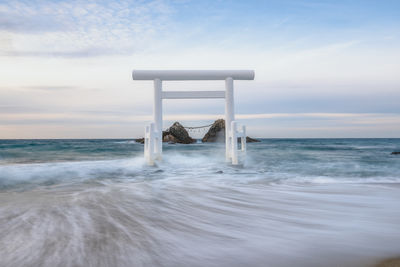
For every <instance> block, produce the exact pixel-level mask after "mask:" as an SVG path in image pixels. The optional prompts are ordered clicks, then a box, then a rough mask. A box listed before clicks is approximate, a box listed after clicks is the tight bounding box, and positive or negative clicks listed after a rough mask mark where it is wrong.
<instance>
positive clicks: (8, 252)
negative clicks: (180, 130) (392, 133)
mask: <svg viewBox="0 0 400 267" xmlns="http://www.w3.org/2000/svg"><path fill="white" fill-rule="evenodd" d="M399 148H400V139H262V142H261V143H254V144H248V151H247V158H246V162H245V163H244V164H243V165H240V166H232V165H230V164H226V163H225V161H224V145H223V144H212V143H208V144H200V143H197V144H190V145H181V144H175V145H172V144H164V153H163V160H162V162H160V163H158V164H157V165H156V166H154V167H150V166H147V165H146V164H145V162H144V159H143V145H141V144H138V143H135V142H133V141H131V140H111V139H108V140H107V139H106V140H1V141H0V156H1V157H0V266H244V265H248V266H376V264H378V263H379V262H381V261H384V260H385V259H388V258H396V257H398V256H399V254H400V227H399V225H400V209H399V208H398V203H399V201H400V176H399V174H398V170H399V169H400V157H399V156H396V155H391V152H393V151H395V150H396V149H399ZM382 266H384V265H382Z"/></svg>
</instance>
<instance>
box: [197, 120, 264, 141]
mask: <svg viewBox="0 0 400 267" xmlns="http://www.w3.org/2000/svg"><path fill="white" fill-rule="evenodd" d="M201 141H202V142H225V120H224V119H219V120H216V121H215V122H214V123H213V125H212V126H211V127H210V129H209V130H208V132H207V133H206V134H205V135H204V137H203V139H201ZM246 142H247V143H254V142H260V141H259V140H257V139H254V138H250V137H248V136H246Z"/></svg>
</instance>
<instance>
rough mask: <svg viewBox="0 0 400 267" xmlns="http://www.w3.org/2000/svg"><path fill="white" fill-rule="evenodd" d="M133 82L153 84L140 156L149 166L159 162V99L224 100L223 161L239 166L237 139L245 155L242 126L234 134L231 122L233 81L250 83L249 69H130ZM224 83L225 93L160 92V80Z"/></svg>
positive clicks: (251, 76) (232, 119)
mask: <svg viewBox="0 0 400 267" xmlns="http://www.w3.org/2000/svg"><path fill="white" fill-rule="evenodd" d="M132 78H133V80H153V81H154V106H153V116H154V122H152V123H150V124H149V125H148V126H146V130H145V137H144V140H145V141H144V156H145V158H146V161H147V163H148V164H149V165H154V164H155V161H156V160H161V159H162V100H163V99H202V98H225V151H226V152H225V158H226V161H227V162H232V164H234V165H237V164H239V155H238V154H239V150H238V142H237V139H238V138H240V140H241V142H240V143H241V147H240V150H241V151H242V153H243V154H244V155H245V152H246V127H245V126H242V127H241V128H242V129H241V131H238V125H237V122H236V121H235V112H234V99H233V80H254V71H252V70H134V71H132ZM187 80H225V91H162V81H187Z"/></svg>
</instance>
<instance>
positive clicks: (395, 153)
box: [391, 151, 400, 155]
mask: <svg viewBox="0 0 400 267" xmlns="http://www.w3.org/2000/svg"><path fill="white" fill-rule="evenodd" d="M391 154H392V155H400V151H394V152H392V153H391Z"/></svg>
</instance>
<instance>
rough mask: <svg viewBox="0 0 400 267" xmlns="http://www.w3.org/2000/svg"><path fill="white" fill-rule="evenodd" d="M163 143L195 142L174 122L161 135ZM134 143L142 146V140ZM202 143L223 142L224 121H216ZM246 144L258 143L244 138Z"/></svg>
mask: <svg viewBox="0 0 400 267" xmlns="http://www.w3.org/2000/svg"><path fill="white" fill-rule="evenodd" d="M162 139H163V142H168V143H173V144H175V143H180V144H192V143H194V142H196V140H195V139H193V138H191V137H190V136H189V133H188V132H187V131H186V129H185V128H184V127H183V126H182V125H181V124H180V123H179V122H175V123H174V124H172V126H171V127H169V128H168V129H167V130H166V131H163V134H162ZM135 141H136V142H138V143H141V144H144V138H138V139H135ZM201 141H202V142H221V143H222V142H225V120H224V119H219V120H216V121H215V122H214V123H213V125H212V126H211V127H210V129H209V130H208V132H207V133H206V134H205V135H204V137H203V138H202V139H201ZM246 142H247V143H253V142H260V141H259V140H257V139H254V138H251V137H248V136H246Z"/></svg>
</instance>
